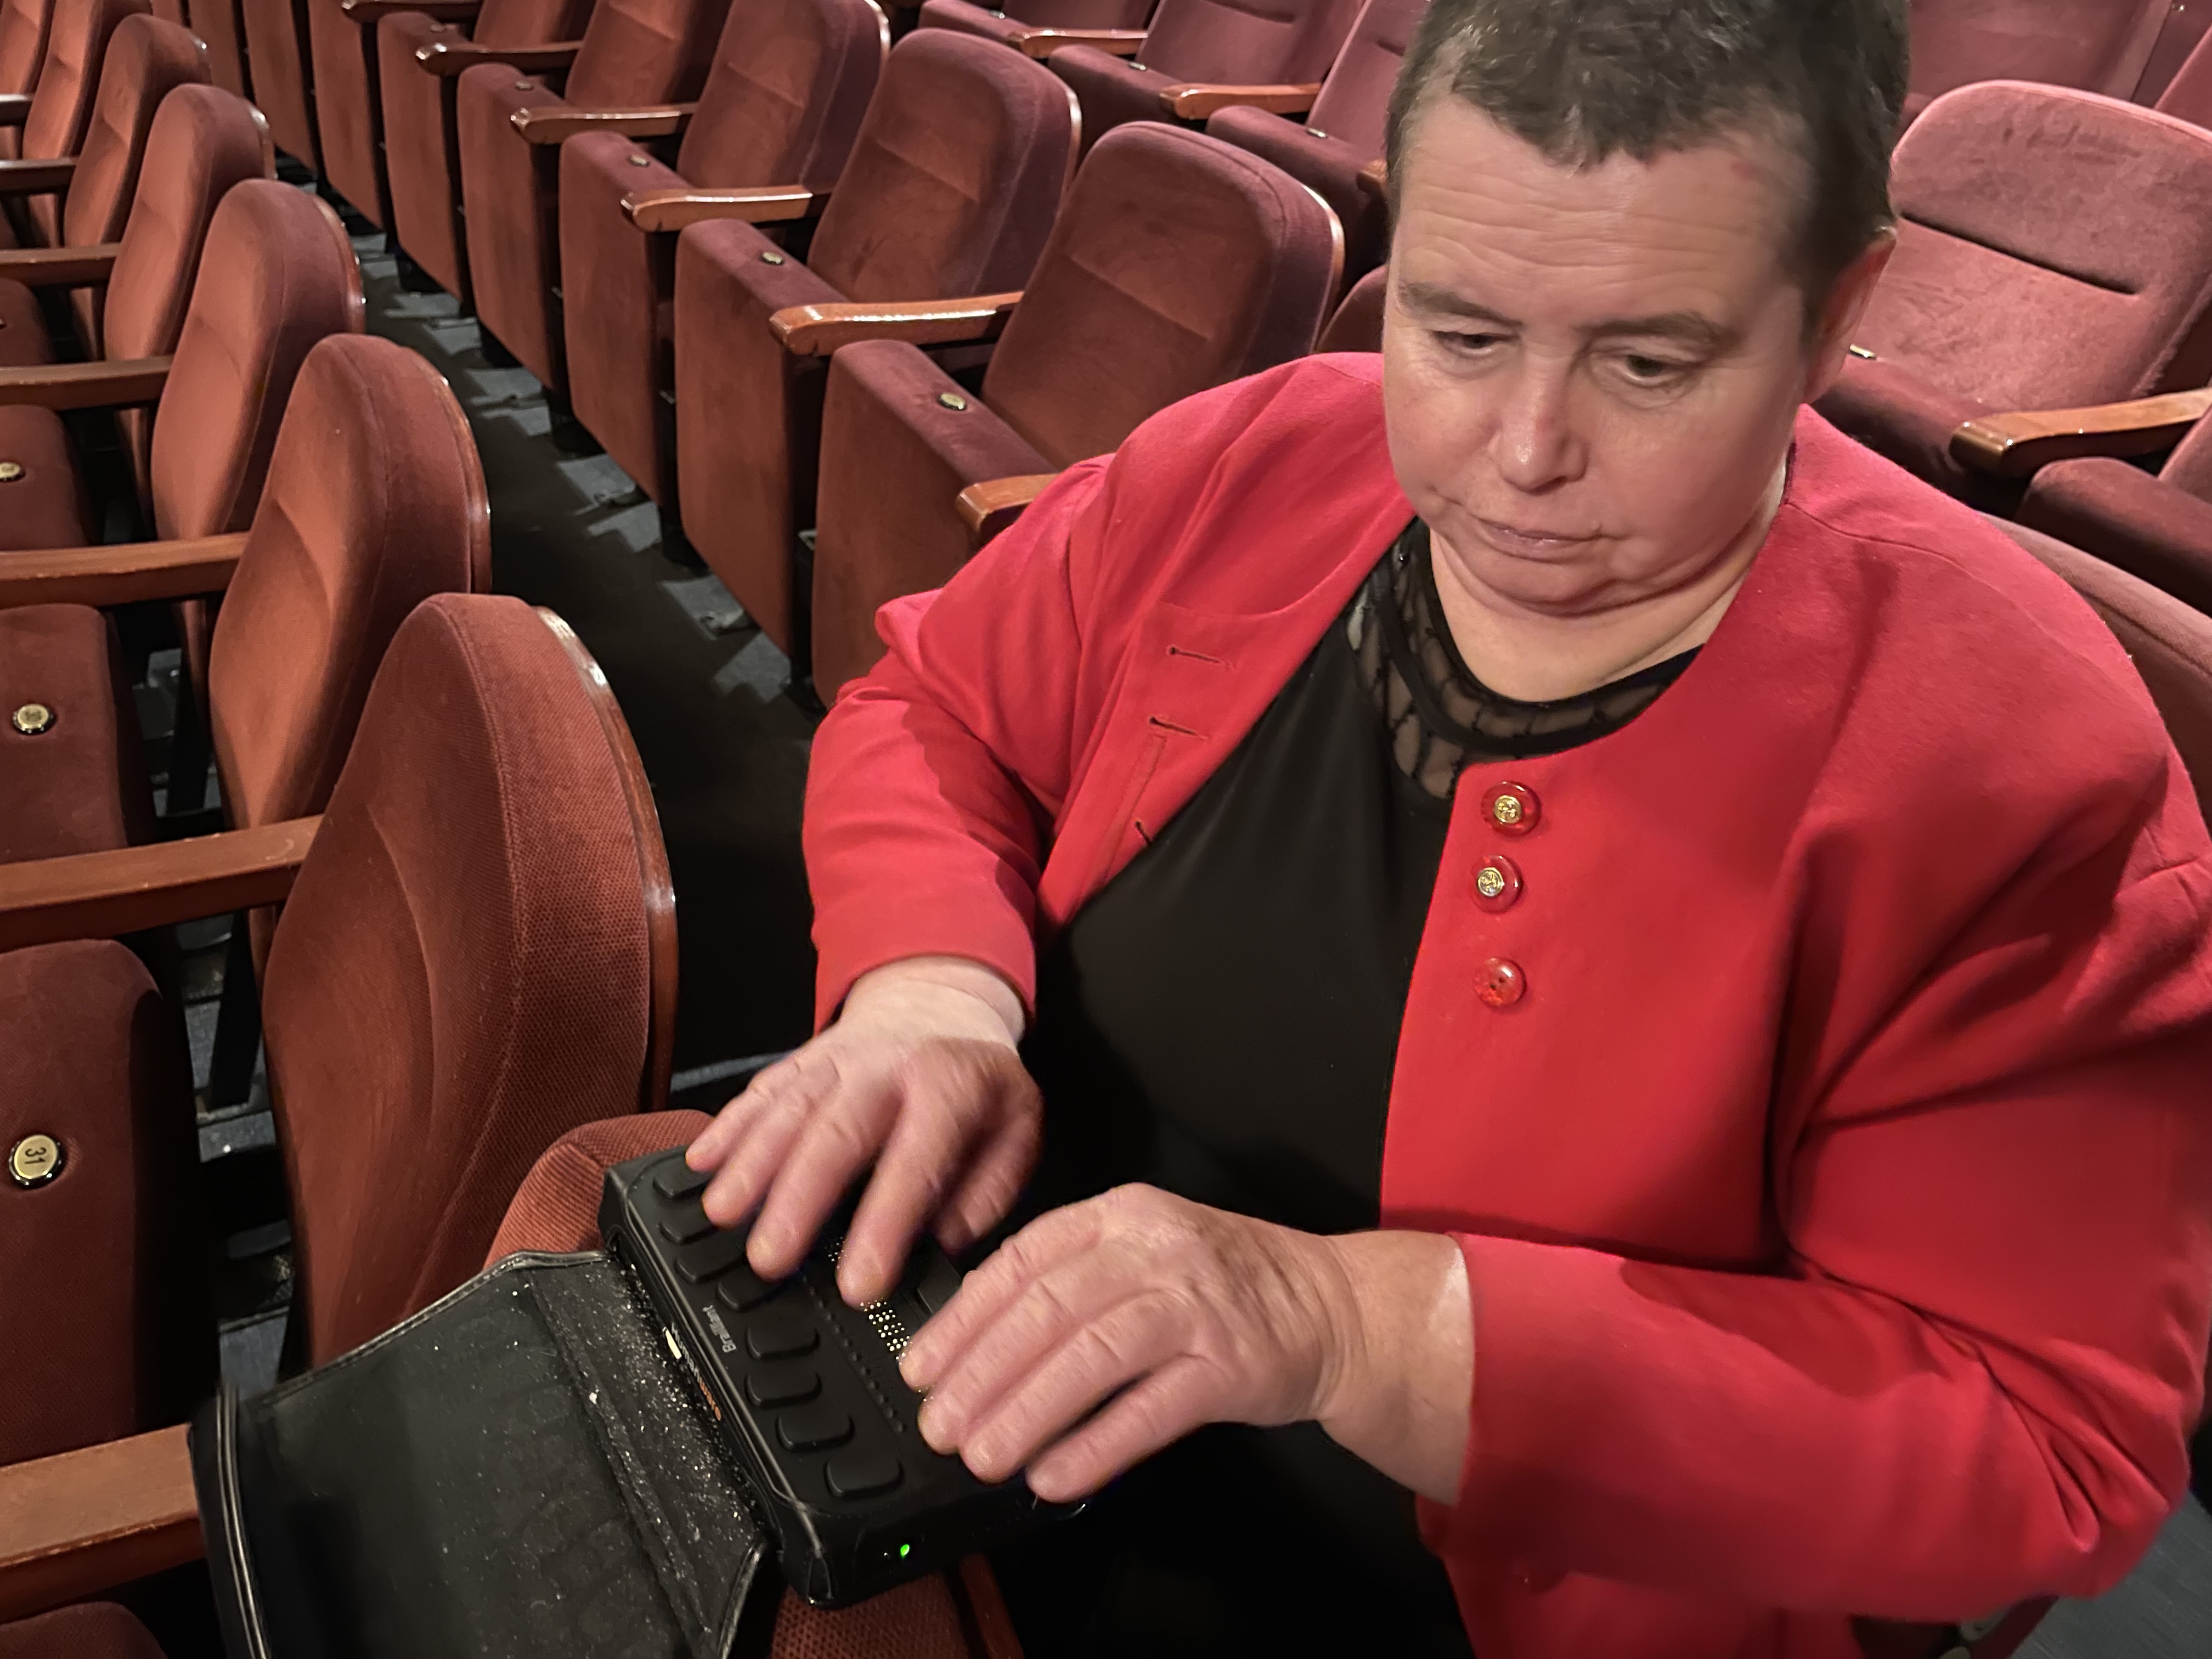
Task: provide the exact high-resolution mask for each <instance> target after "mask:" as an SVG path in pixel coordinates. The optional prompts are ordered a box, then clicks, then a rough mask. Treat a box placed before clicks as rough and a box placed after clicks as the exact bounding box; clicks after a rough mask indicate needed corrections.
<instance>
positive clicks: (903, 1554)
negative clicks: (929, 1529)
mask: <svg viewBox="0 0 2212 1659" xmlns="http://www.w3.org/2000/svg"><path fill="white" fill-rule="evenodd" d="M913 1553H914V1546H913V1545H911V1544H901V1545H900V1546H899V1559H900V1560H902V1561H903V1560H905V1559H907V1557H908V1556H909V1555H912V1554H913Z"/></svg>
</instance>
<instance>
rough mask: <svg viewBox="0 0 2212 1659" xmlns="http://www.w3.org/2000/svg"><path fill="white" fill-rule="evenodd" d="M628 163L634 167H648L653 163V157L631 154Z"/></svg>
mask: <svg viewBox="0 0 2212 1659" xmlns="http://www.w3.org/2000/svg"><path fill="white" fill-rule="evenodd" d="M629 164H630V165H631V166H632V167H651V166H652V165H653V157H651V156H650V155H633V156H631V157H630V158H629Z"/></svg>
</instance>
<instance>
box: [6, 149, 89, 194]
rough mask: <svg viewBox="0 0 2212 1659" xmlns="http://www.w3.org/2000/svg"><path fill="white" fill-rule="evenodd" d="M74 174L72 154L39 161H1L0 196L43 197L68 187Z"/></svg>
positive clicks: (74, 166) (74, 164)
mask: <svg viewBox="0 0 2212 1659" xmlns="http://www.w3.org/2000/svg"><path fill="white" fill-rule="evenodd" d="M75 177H76V156H74V155H56V156H53V157H52V158H50V159H48V160H46V161H0V196H43V195H46V194H48V193H50V192H52V191H58V190H67V189H68V188H69V187H70V179H74V178H75Z"/></svg>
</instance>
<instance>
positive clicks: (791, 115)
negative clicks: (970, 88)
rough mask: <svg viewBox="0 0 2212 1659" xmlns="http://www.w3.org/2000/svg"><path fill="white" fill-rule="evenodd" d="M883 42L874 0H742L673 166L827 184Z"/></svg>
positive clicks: (694, 174)
mask: <svg viewBox="0 0 2212 1659" xmlns="http://www.w3.org/2000/svg"><path fill="white" fill-rule="evenodd" d="M888 46H890V22H889V21H888V20H887V19H886V18H885V17H884V14H883V13H882V12H881V11H879V10H878V9H877V8H876V7H875V6H874V5H873V4H872V0H739V3H737V4H735V5H732V7H731V8H730V11H729V17H728V21H726V23H724V25H723V27H722V32H721V34H720V37H719V38H718V39H717V40H716V43H715V46H714V63H713V64H712V66H711V67H710V68H709V69H708V71H707V82H706V84H705V86H703V87H702V88H700V92H699V112H698V114H697V115H696V116H694V117H693V118H692V120H691V125H690V126H689V127H687V128H685V129H684V143H683V144H682V146H681V147H680V148H679V149H678V150H677V152H676V171H677V172H678V173H681V174H682V175H683V176H684V178H685V179H688V180H690V182H691V183H693V184H695V185H702V186H708V187H712V186H714V185H725V184H726V185H769V184H778V185H786V184H790V185H800V184H803V185H814V186H816V187H817V188H818V189H823V190H827V189H828V188H829V186H830V185H834V184H836V182H837V176H838V173H839V171H840V169H842V167H843V166H844V164H845V157H846V156H847V155H848V153H849V152H850V151H851V149H852V147H853V135H854V131H856V130H857V129H858V128H859V126H860V117H861V115H862V113H863V112H865V111H866V109H867V107H868V97H869V94H871V93H872V92H873V91H874V90H875V86H876V77H877V76H878V74H879V73H880V72H881V70H882V67H883V62H884V51H885V49H886V48H887V47H888ZM616 228H617V230H621V231H626V230H629V227H628V226H627V225H623V226H619V227H616ZM630 234H632V235H635V234H636V233H635V232H634V231H632V232H630Z"/></svg>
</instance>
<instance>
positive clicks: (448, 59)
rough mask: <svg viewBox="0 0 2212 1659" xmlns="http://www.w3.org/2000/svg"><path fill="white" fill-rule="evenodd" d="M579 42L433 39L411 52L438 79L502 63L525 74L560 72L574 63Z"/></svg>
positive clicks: (580, 42)
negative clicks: (506, 43)
mask: <svg viewBox="0 0 2212 1659" xmlns="http://www.w3.org/2000/svg"><path fill="white" fill-rule="evenodd" d="M583 44H584V43H583V42H582V41H581V40H556V41H554V42H552V43H551V44H550V45H549V46H478V45H477V43H476V42H475V41H473V40H435V41H433V42H431V44H430V45H428V46H418V47H416V50H415V61H416V63H418V64H421V65H422V67H423V68H424V69H426V70H429V71H430V73H431V74H433V75H435V76H438V77H439V78H440V79H441V80H446V79H450V78H451V77H453V76H457V75H462V74H465V73H466V72H467V71H469V70H472V69H474V68H475V67H476V66H477V64H506V65H507V67H508V68H509V69H513V70H519V71H520V72H521V73H522V74H525V75H543V74H544V73H545V72H546V71H547V70H564V69H566V68H568V65H569V64H573V63H574V62H575V61H576V52H577V51H578V49H579V48H580V47H581V46H583Z"/></svg>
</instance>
